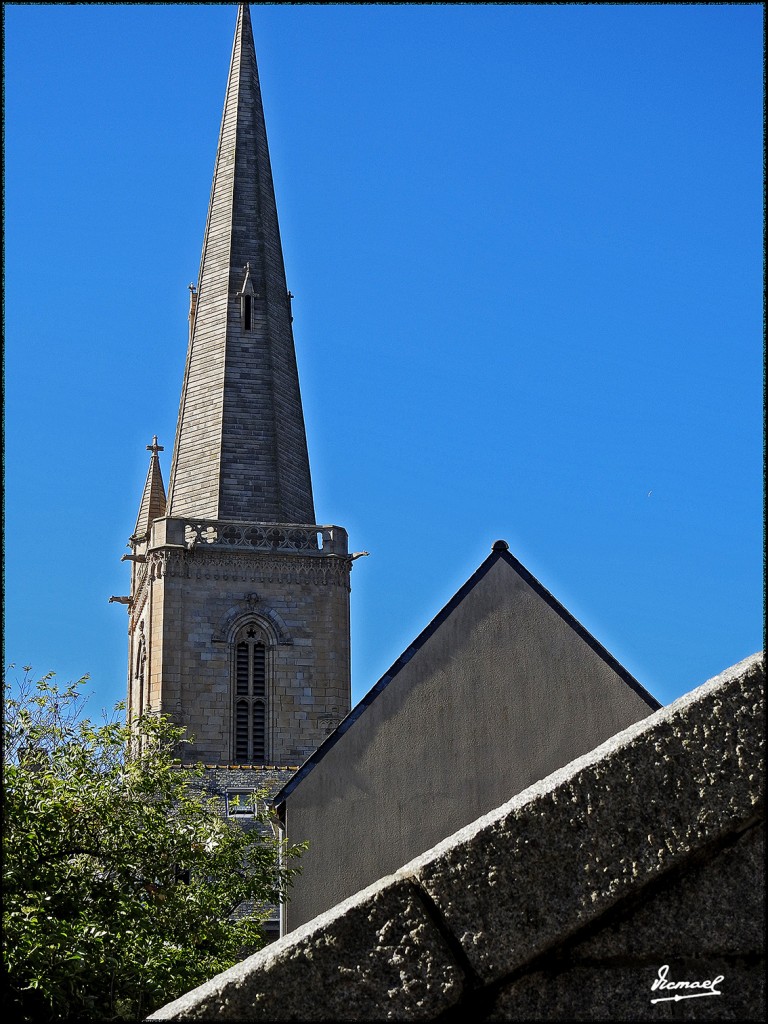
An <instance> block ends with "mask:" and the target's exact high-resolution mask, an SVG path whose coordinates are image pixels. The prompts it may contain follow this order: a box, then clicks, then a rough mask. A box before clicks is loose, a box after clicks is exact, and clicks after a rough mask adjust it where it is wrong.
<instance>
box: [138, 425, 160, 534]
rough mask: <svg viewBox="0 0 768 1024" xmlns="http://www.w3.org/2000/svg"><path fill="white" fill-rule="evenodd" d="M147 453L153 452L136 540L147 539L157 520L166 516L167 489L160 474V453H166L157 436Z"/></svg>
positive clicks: (140, 507)
mask: <svg viewBox="0 0 768 1024" xmlns="http://www.w3.org/2000/svg"><path fill="white" fill-rule="evenodd" d="M147 451H148V452H152V455H151V456H150V459H149V470H148V472H147V480H146V483H145V484H144V493H143V494H142V496H141V504H140V505H139V514H138V516H137V517H136V528H135V529H134V531H133V536H134V537H136V538H139V537H145V536H146V535H147V534H148V533H149V530H150V527H151V526H152V523H153V522H154V521H155V520H156V519H160V517H161V516H164V515H165V487H164V486H163V474H162V473H161V472H160V459H159V458H158V457H157V456H158V452H162V451H164V448H163V446H162V445H160V444H158V443H157V434H155V436H154V437H153V438H152V444H148V445H147Z"/></svg>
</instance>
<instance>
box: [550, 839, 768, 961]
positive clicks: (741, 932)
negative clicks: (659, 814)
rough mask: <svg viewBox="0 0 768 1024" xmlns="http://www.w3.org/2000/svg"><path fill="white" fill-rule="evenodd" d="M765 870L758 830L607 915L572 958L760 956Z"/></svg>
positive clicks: (685, 867) (668, 876)
mask: <svg viewBox="0 0 768 1024" xmlns="http://www.w3.org/2000/svg"><path fill="white" fill-rule="evenodd" d="M764 869H765V838H764V832H763V826H762V823H761V824H760V825H757V826H755V827H753V828H751V829H748V830H747V831H746V832H745V833H743V834H741V835H740V836H738V837H737V838H736V840H735V841H734V842H729V843H728V844H727V845H726V846H725V847H724V848H723V849H721V850H720V851H719V852H718V853H716V854H714V856H711V857H710V858H709V859H707V860H705V861H703V862H702V863H698V864H697V863H695V862H694V863H686V864H684V865H683V867H682V868H681V869H675V870H673V871H669V872H668V873H667V874H665V875H663V876H662V878H661V879H659V881H658V882H656V883H653V884H652V885H651V886H648V887H647V888H646V889H643V890H642V891H641V892H640V893H638V895H637V897H636V898H635V899H629V900H627V901H626V902H625V903H624V904H622V905H621V906H620V907H618V908H617V913H615V914H613V915H611V914H609V915H608V916H609V920H607V921H605V923H602V926H601V927H599V930H598V931H597V932H596V933H595V934H593V935H591V936H589V937H588V938H586V939H584V940H582V941H581V942H579V943H578V944H577V945H576V946H574V947H573V948H572V949H571V950H570V954H569V955H570V957H571V959H574V960H576V959H586V960H596V959H609V958H611V957H616V956H632V957H642V958H644V959H647V960H651V959H653V960H656V961H657V962H658V963H664V962H665V958H668V957H678V958H679V957H686V956H688V957H691V956H718V955H730V956H732V955H738V954H742V955H750V954H760V953H761V952H762V951H763V949H764V946H765V918H764V909H765V873H764ZM734 892H736V893H738V894H739V899H738V900H734V898H733V894H734ZM713 921H716V922H717V928H713V927H712V922H713ZM600 923H601V922H599V924H600Z"/></svg>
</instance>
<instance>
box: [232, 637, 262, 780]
mask: <svg viewBox="0 0 768 1024" xmlns="http://www.w3.org/2000/svg"><path fill="white" fill-rule="evenodd" d="M234 676H235V678H234V683H235V685H234V690H235V707H234V712H235V715H234V719H235V758H236V760H237V761H238V762H239V763H241V764H251V763H254V764H257V763H264V762H265V761H266V760H267V721H268V714H267V712H268V708H267V699H268V693H267V648H266V645H265V643H264V640H263V638H262V637H261V636H260V635H259V634H258V632H257V631H256V629H255V628H254V627H252V626H249V627H247V628H246V629H244V630H242V631H241V633H240V634H239V636H238V638H237V641H236V643H235V652H234Z"/></svg>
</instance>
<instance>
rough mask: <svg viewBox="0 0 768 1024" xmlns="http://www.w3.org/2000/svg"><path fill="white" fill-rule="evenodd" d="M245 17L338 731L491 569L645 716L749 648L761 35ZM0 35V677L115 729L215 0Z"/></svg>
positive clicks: (595, 17)
mask: <svg viewBox="0 0 768 1024" xmlns="http://www.w3.org/2000/svg"><path fill="white" fill-rule="evenodd" d="M252 14H253V24H254V34H255V40H256V49H257V54H258V59H259V68H260V74H261V79H262V89H263V94H264V104H265V110H266V117H267V128H268V133H269V139H270V148H271V154H272V164H273V172H274V177H275V185H276V192H277V200H278V209H279V215H280V222H281V230H282V236H283V245H284V251H285V262H286V268H287V274H288V284H289V287H290V288H291V290H292V291H293V293H294V294H295V296H296V298H295V299H294V303H293V309H294V316H295V321H294V329H295V336H296V347H297V356H298V361H299V371H300V376H301V383H302V391H303V396H304V403H305V414H306V421H307V431H308V438H309V446H310V457H311V462H312V471H313V481H314V487H315V504H316V508H317V516H318V521H319V522H325V523H338V524H340V525H343V526H345V527H346V528H347V529H348V530H349V533H350V541H351V545H352V548H353V550H363V549H367V550H368V551H370V553H371V554H370V557H369V558H365V559H359V560H357V561H356V562H355V565H354V570H353V574H352V575H353V590H352V622H353V624H352V643H353V698H354V700H358V699H359V698H360V697H361V696H362V695H363V694H364V693H365V692H366V691H367V690H368V689H369V688H370V687H371V686H372V685H373V684H374V683H375V682H376V680H377V679H378V678H379V676H380V675H381V674H382V673H383V672H384V671H385V670H386V669H387V668H388V667H389V665H390V664H391V663H392V662H393V661H394V660H395V659H396V658H397V657H398V655H399V654H400V653H401V652H402V651H403V649H404V648H405V647H406V646H407V645H408V644H409V643H410V642H411V641H412V640H413V638H414V637H415V636H416V635H417V634H418V633H419V632H420V631H421V630H422V629H423V628H424V626H426V624H427V623H428V622H429V621H430V620H431V618H432V617H433V616H434V615H435V614H436V613H437V612H438V611H439V609H440V608H441V607H442V606H443V604H445V602H446V601H447V600H448V599H449V598H450V597H451V596H452V594H453V593H454V592H455V591H456V590H457V589H458V587H459V586H460V585H461V584H462V583H463V582H464V581H465V579H466V578H467V577H468V576H469V575H470V574H471V573H472V572H473V571H474V569H475V568H476V567H477V566H478V565H479V564H480V562H481V561H482V560H483V559H484V558H485V557H486V555H487V554H488V553H489V551H490V547H491V544H492V542H493V541H494V540H495V539H497V538H504V539H506V540H507V541H508V542H509V545H510V550H511V551H512V553H513V554H514V555H516V557H518V558H519V559H520V560H521V561H522V562H523V563H524V564H525V565H526V567H527V568H528V569H529V570H530V571H531V572H532V573H533V574H534V575H535V576H536V577H537V578H538V579H539V580H540V581H541V582H542V583H543V584H544V586H546V587H547V588H548V589H549V590H550V591H551V592H552V593H553V594H554V595H555V596H556V597H557V598H558V599H559V600H560V601H562V602H563V603H564V604H565V606H566V607H567V608H568V609H569V610H570V611H571V612H572V613H573V614H574V615H575V616H576V617H577V618H578V619H579V620H580V621H581V622H582V623H583V624H584V625H585V626H586V627H587V628H588V629H589V630H590V631H591V632H592V633H593V634H594V635H595V636H596V637H597V638H598V639H599V640H600V641H601V642H602V643H603V644H604V645H605V646H606V647H607V648H608V649H609V650H610V651H611V652H612V653H613V654H614V655H615V656H616V657H617V658H618V659H619V660H620V661H621V662H622V663H623V664H624V665H625V666H626V667H627V668H628V669H629V671H630V672H632V673H633V674H634V675H635V676H636V677H637V678H638V679H639V680H640V681H641V682H642V683H643V684H644V685H645V686H646V687H647V688H648V689H650V690H651V692H652V693H653V694H654V695H655V696H657V697H658V698H659V699H660V700H661V701H662V702H668V701H669V700H672V699H673V698H674V697H676V696H679V695H680V694H682V693H684V692H686V691H688V690H690V689H692V688H693V687H694V686H696V685H698V684H699V683H701V682H703V681H704V680H705V679H707V678H709V677H711V676H713V675H715V674H716V673H718V672H719V671H721V670H722V669H724V668H726V667H727V666H728V665H731V664H733V663H734V662H736V661H738V660H740V659H741V658H743V657H746V656H747V655H749V654H751V653H753V652H754V651H755V650H758V649H759V648H760V647H761V646H762V609H763V587H762V565H763V559H762V550H763V549H762V380H763V371H762V365H763V356H762V352H763V350H762V92H763V82H762V7H761V6H759V5H745V4H735V5H711V6H710V5H670V4H662V5H637V6H634V5H600V4H598V5H548V6H543V5H520V6H518V5H498V6H497V5H457V6H440V5H423V6H421V5H411V6H381V5H371V6H365V5H322V6H320V5H263V6H262V5H253V7H252ZM4 16H5V88H6V109H5V146H6V166H5V190H6V191H5V218H6V220H5V231H6V238H5V247H6V248H5V259H6V279H5V346H6V347H5V388H6V391H5V402H6V407H5V417H6V418H5V429H6V452H5V485H6V496H5V516H6V521H5V525H6V537H5V545H6V548H5V602H6V607H5V611H6V634H5V644H6V647H5V660H6V663H8V662H15V663H17V664H19V665H21V664H27V663H28V664H31V665H32V666H33V667H34V669H35V670H36V671H37V672H39V673H43V672H45V671H48V670H49V669H52V670H54V671H56V673H57V674H58V675H59V677H60V678H62V679H71V678H76V677H78V676H79V675H81V674H83V673H86V672H88V673H90V674H91V677H92V679H93V682H94V692H95V701H96V705H97V706H102V705H103V706H111V705H112V703H114V701H116V700H119V699H121V698H122V696H123V694H124V690H125V678H126V666H125V660H126V613H125V609H124V608H123V607H121V606H118V605H114V604H113V605H109V604H108V603H107V600H108V598H109V596H110V595H111V594H124V593H125V592H126V590H127V587H128V576H129V573H128V568H127V564H126V563H123V564H121V563H120V556H121V555H122V554H123V553H124V552H125V551H126V550H127V548H126V547H125V544H126V541H127V539H128V536H129V534H130V533H131V530H132V528H133V523H134V521H135V516H136V511H137V508H138V502H139V498H140V493H141V488H142V485H143V481H144V477H145V474H146V468H147V458H148V454H147V452H146V450H145V446H146V445H147V444H149V443H150V441H151V439H152V435H153V434H155V433H156V434H158V435H159V438H160V443H161V444H165V446H166V450H165V453H164V456H163V469H164V472H165V475H166V479H167V473H168V469H169V466H170V456H171V446H172V443H173V433H174V426H175V417H176V413H177V409H178V400H179V395H180V389H181V379H182V372H183V365H184V357H185V353H186V332H187V305H188V292H187V285H188V284H189V283H190V282H191V281H193V280H195V278H196V274H197V268H198V262H199V257H200V249H201V245H202V236H203V229H204V226H205V215H206V209H207V202H208V194H209V190H210V181H211V174H212V169H213V159H214V154H215V147H216V141H217V134H218V127H219V120H220V117H221V109H222V104H223V97H224V86H225V82H226V75H227V69H228V63H229V53H230V48H231V42H232V34H233V31H234V24H235V6H234V5H206V4H198V5H119V4H118V5H74V6H67V5H61V6H58V5H13V4H6V5H5V10H4ZM479 685H481V681H479Z"/></svg>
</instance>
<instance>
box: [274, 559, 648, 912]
mask: <svg viewBox="0 0 768 1024" xmlns="http://www.w3.org/2000/svg"><path fill="white" fill-rule="evenodd" d="M407 654H408V652H406V656H407ZM404 657H405V656H404ZM401 660H402V659H401ZM655 706H656V705H653V706H650V705H649V704H648V702H647V700H645V699H644V698H643V697H642V696H641V695H640V694H638V693H637V692H635V691H634V690H633V689H632V688H631V687H630V686H629V685H628V684H627V682H625V680H624V679H622V678H621V677H620V676H619V675H618V674H617V672H616V670H615V669H614V667H613V666H612V665H611V664H610V663H609V662H608V661H606V660H605V659H604V658H602V657H600V656H599V655H598V654H597V653H596V651H595V650H594V649H593V647H591V646H590V645H589V644H588V643H587V642H585V640H584V639H583V638H582V637H581V636H580V635H578V633H577V632H576V631H575V630H574V628H573V626H572V625H571V624H570V623H569V622H567V621H565V620H564V619H563V617H562V616H561V615H560V614H559V613H558V612H557V611H556V610H555V609H554V608H553V607H551V606H550V604H548V603H547V602H546V601H545V600H544V599H543V598H542V596H541V595H540V594H539V593H537V592H536V591H535V590H534V588H533V587H532V586H531V585H530V584H529V583H528V582H527V580H526V579H524V578H523V576H522V575H521V574H520V573H518V572H517V571H516V570H515V568H513V566H512V565H511V564H510V563H509V562H508V561H506V560H505V559H504V558H499V559H498V560H497V561H496V562H495V564H493V565H492V566H491V567H490V569H489V570H488V571H487V572H486V573H485V575H484V576H483V577H482V579H480V581H479V582H478V583H477V584H476V585H475V586H474V587H473V588H472V589H470V590H469V592H468V593H467V594H466V595H465V596H464V597H463V599H462V600H461V601H460V602H459V603H458V605H457V606H456V607H455V608H454V609H453V610H452V612H451V613H450V614H449V615H448V616H447V618H445V619H444V620H443V621H442V622H441V623H440V625H439V627H438V628H437V629H436V630H435V631H434V632H433V633H432V634H431V635H430V636H429V637H428V639H427V640H426V641H425V642H424V643H422V644H421V645H420V646H419V647H418V649H417V650H416V651H415V653H413V655H412V657H410V660H408V661H407V662H406V663H405V664H404V665H403V667H401V668H400V670H399V671H398V672H397V674H396V675H395V676H394V677H393V678H392V680H391V681H390V682H389V683H388V684H387V685H386V687H385V688H383V689H382V690H381V692H380V693H379V694H378V696H377V697H376V698H375V699H374V700H373V701H372V702H371V703H370V705H369V706H368V707H367V708H366V709H365V711H364V713H363V714H362V715H361V716H360V717H359V718H358V720H357V721H355V722H354V723H353V724H352V725H351V726H350V727H349V728H348V729H347V731H346V732H344V734H343V735H342V736H341V737H340V738H339V739H338V741H337V742H336V743H335V745H333V746H332V747H330V749H328V750H327V751H325V752H324V753H323V756H322V758H321V759H320V760H319V761H318V762H317V763H316V764H315V765H314V767H313V768H312V770H311V771H309V772H308V773H306V774H305V775H304V776H303V777H300V781H299V782H298V785H297V786H296V788H295V789H293V790H292V791H291V792H290V793H289V795H288V796H287V798H286V800H285V818H286V828H287V834H288V837H289V839H290V840H291V842H299V841H303V840H305V839H309V840H311V846H310V849H309V851H308V852H307V854H306V855H305V857H304V859H303V863H302V874H301V877H300V878H299V879H298V881H297V883H296V886H295V889H294V892H293V895H292V899H291V902H290V904H289V906H288V910H287V927H288V929H293V928H295V927H297V926H298V925H300V924H302V923H303V922H305V921H308V920H309V919H311V918H312V917H314V916H315V915H316V914H318V913H320V912H322V911H324V910H326V909H328V908H329V907H331V906H333V905H334V904H335V903H337V902H338V901H339V900H341V899H344V898H345V897H346V896H349V895H350V894H351V893H354V892H356V891H357V890H359V889H361V888H363V887H364V886H365V885H368V884H370V883H371V882H373V881H375V879H377V878H380V877H381V876H383V875H385V874H387V873H388V872H390V871H393V870H395V869H396V868H397V867H398V865H400V864H403V863H404V862H406V861H407V860H409V859H411V858H412V857H414V856H417V855H418V854H419V853H421V852H422V851H423V850H426V849H428V848H429V847H430V846H432V845H433V844H434V843H436V842H438V841H439V840H441V839H443V838H444V837H445V836H446V835H450V834H451V833H453V832H455V831H456V830H457V829H459V828H461V827H462V826H463V825H465V824H466V823H467V822H469V821H472V820H473V819H474V818H476V817H478V816H479V815H481V814H483V813H485V812H487V811H488V810H490V809H491V808H492V807H495V806H497V805H498V804H500V803H502V802H504V801H505V800H508V799H509V798H510V797H511V796H513V795H514V794H515V793H518V792H520V791H521V790H523V789H525V788H526V787H527V786H529V785H530V784H532V783H533V782H535V781H537V780H538V779H541V778H543V777H544V776H546V775H549V774H550V773H551V772H552V771H554V770H555V769H557V768H560V767H561V766H562V765H565V764H567V763H569V762H570V761H572V760H573V759H574V758H575V757H578V756H579V755H580V754H583V753H585V752H586V751H588V750H591V749H593V748H594V747H596V746H597V745H598V744H599V743H601V742H603V741H604V740H605V739H607V738H608V737H609V736H612V735H613V734H614V733H616V732H618V731H619V730H621V729H623V728H625V727H626V726H628V725H630V724H631V723H633V722H635V721H638V720H639V719H642V718H644V717H646V716H647V715H648V714H650V713H651V711H652V710H654V707H655Z"/></svg>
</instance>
